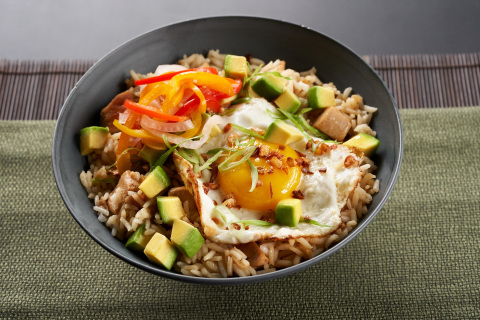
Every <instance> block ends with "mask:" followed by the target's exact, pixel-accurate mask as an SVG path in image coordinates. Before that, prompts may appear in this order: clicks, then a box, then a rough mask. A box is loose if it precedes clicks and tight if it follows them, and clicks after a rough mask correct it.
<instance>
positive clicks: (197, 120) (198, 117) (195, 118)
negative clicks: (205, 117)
mask: <svg viewBox="0 0 480 320" xmlns="http://www.w3.org/2000/svg"><path fill="white" fill-rule="evenodd" d="M192 122H193V125H194V127H193V128H192V129H190V130H187V131H185V132H184V133H183V134H181V135H180V137H182V138H185V139H187V138H191V137H193V136H195V134H197V132H199V131H200V130H201V129H202V113H201V112H200V111H198V110H195V111H193V112H192Z"/></svg>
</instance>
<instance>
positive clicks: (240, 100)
mask: <svg viewBox="0 0 480 320" xmlns="http://www.w3.org/2000/svg"><path fill="white" fill-rule="evenodd" d="M250 100H252V98H250V97H244V98H238V99H235V100H233V101H232V103H231V104H230V105H232V106H233V105H235V104H240V103H245V102H248V101H250Z"/></svg>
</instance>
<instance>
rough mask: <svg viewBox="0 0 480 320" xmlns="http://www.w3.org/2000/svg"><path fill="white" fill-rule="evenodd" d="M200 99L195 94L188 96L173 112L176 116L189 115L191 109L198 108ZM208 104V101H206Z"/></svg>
mask: <svg viewBox="0 0 480 320" xmlns="http://www.w3.org/2000/svg"><path fill="white" fill-rule="evenodd" d="M199 105H200V99H199V98H198V97H197V96H194V97H193V98H190V99H189V100H188V101H187V102H185V103H184V104H183V106H182V107H181V108H180V109H179V110H178V111H177V112H176V113H175V115H176V116H189V115H190V114H191V113H192V111H194V110H196V109H198V106H199ZM207 106H208V103H207Z"/></svg>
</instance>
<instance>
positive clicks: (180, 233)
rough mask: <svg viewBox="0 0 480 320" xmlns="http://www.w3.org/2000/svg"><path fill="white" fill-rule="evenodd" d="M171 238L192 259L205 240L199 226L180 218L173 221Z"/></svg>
mask: <svg viewBox="0 0 480 320" xmlns="http://www.w3.org/2000/svg"><path fill="white" fill-rule="evenodd" d="M170 239H171V240H172V243H173V244H174V245H175V246H176V247H177V248H178V250H180V251H181V252H182V253H184V254H185V255H186V256H188V257H189V258H190V259H191V258H193V256H194V255H195V253H197V251H198V250H200V248H201V247H202V245H203V242H204V239H203V237H202V235H201V233H200V231H198V229H197V228H195V227H194V226H192V225H191V224H190V223H188V222H185V221H183V220H178V219H177V220H175V221H174V222H173V227H172V236H171V237H170Z"/></svg>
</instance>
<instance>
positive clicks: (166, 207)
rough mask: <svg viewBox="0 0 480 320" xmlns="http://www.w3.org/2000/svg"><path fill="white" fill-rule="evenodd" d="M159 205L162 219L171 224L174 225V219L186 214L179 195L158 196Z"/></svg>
mask: <svg viewBox="0 0 480 320" xmlns="http://www.w3.org/2000/svg"><path fill="white" fill-rule="evenodd" d="M157 206H158V212H159V213H160V217H162V221H163V222H164V223H166V224H169V225H172V224H173V221H174V220H176V219H181V218H182V217H183V216H184V215H185V211H183V206H182V202H181V201H180V198H179V197H157Z"/></svg>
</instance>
